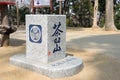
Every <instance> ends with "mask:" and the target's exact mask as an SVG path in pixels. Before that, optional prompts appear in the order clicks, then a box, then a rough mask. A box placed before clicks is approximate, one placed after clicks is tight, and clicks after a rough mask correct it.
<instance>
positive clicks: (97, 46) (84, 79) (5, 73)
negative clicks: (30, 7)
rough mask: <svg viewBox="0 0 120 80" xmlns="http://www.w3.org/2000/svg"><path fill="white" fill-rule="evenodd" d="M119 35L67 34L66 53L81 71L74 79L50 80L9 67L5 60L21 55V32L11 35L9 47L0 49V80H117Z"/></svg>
mask: <svg viewBox="0 0 120 80" xmlns="http://www.w3.org/2000/svg"><path fill="white" fill-rule="evenodd" d="M119 34H120V32H104V31H91V30H88V29H85V30H84V29H77V30H76V29H75V30H71V29H69V30H67V38H66V41H67V53H69V54H72V55H74V56H76V57H79V58H82V60H83V62H84V68H83V70H82V71H81V72H80V73H79V74H77V75H74V76H71V77H67V78H61V79H50V78H48V77H46V76H43V75H41V74H38V73H36V72H32V71H29V70H26V69H23V68H19V67H16V66H13V65H11V64H10V63H9V58H10V57H11V56H12V55H14V54H16V53H23V52H25V31H18V32H16V33H14V34H12V35H11V38H12V39H11V42H12V43H11V45H12V46H11V47H7V48H0V80H120V53H119V50H120V46H119V45H120V43H119V41H120V36H119Z"/></svg>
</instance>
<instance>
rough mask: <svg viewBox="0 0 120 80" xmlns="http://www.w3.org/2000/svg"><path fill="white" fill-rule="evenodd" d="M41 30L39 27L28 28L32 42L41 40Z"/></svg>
mask: <svg viewBox="0 0 120 80" xmlns="http://www.w3.org/2000/svg"><path fill="white" fill-rule="evenodd" d="M41 36H42V33H41V30H40V28H39V26H32V27H31V28H30V38H31V41H32V42H36V43H37V42H39V41H40V40H41Z"/></svg>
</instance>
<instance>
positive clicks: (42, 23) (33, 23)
mask: <svg viewBox="0 0 120 80" xmlns="http://www.w3.org/2000/svg"><path fill="white" fill-rule="evenodd" d="M32 29H40V30H39V32H40V33H39V34H36V36H37V35H38V36H40V38H39V37H38V39H40V40H38V41H37V40H32V37H30V34H31V35H32V33H30V31H31V30H32ZM26 33H27V35H26V38H27V39H26V56H27V58H30V59H33V60H36V61H40V62H42V63H48V62H51V61H55V60H59V59H62V58H64V57H65V55H66V54H65V51H66V42H65V41H66V16H65V15H27V16H26ZM54 33H56V34H55V35H54Z"/></svg>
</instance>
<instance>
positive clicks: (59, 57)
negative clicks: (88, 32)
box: [10, 15, 83, 78]
mask: <svg viewBox="0 0 120 80" xmlns="http://www.w3.org/2000/svg"><path fill="white" fill-rule="evenodd" d="M65 41H66V16H64V15H27V16H26V54H17V55H15V56H13V57H11V58H10V63H11V64H14V65H17V66H20V67H23V68H27V69H30V70H33V71H36V72H39V73H41V74H44V75H46V76H48V77H51V78H61V77H67V76H72V75H74V74H77V73H78V72H80V71H81V69H82V67H83V64H82V60H81V59H79V58H75V57H73V56H67V57H66V54H65V51H66V42H65Z"/></svg>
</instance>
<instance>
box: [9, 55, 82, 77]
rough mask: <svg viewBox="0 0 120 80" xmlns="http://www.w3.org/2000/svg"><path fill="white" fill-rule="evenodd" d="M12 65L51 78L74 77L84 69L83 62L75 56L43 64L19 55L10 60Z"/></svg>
mask: <svg viewBox="0 0 120 80" xmlns="http://www.w3.org/2000/svg"><path fill="white" fill-rule="evenodd" d="M10 63H11V64H13V65H16V66H19V67H23V68H26V69H29V70H33V71H35V72H38V73H41V74H43V75H46V76H48V77H50V78H62V77H68V76H72V75H75V74H77V73H79V72H80V71H81V70H82V68H83V63H82V60H81V59H80V58H76V57H74V56H67V57H66V58H64V59H61V60H59V61H55V62H52V63H48V64H43V63H40V62H37V61H33V60H30V59H28V58H26V55H25V54H17V55H14V56H12V57H11V58H10Z"/></svg>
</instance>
